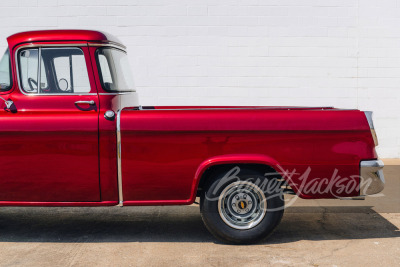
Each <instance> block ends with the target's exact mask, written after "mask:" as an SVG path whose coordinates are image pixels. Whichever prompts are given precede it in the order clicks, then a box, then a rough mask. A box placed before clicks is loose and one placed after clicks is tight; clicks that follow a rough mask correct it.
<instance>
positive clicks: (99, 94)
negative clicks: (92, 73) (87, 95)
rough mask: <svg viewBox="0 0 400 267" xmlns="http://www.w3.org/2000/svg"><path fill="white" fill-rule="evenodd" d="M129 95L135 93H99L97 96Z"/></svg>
mask: <svg viewBox="0 0 400 267" xmlns="http://www.w3.org/2000/svg"><path fill="white" fill-rule="evenodd" d="M131 93H136V91H131V92H120V93H99V95H129V94H131Z"/></svg>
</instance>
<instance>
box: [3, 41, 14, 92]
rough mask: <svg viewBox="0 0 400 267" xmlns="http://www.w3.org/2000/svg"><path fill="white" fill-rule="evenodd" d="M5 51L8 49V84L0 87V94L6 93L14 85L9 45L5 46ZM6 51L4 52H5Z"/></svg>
mask: <svg viewBox="0 0 400 267" xmlns="http://www.w3.org/2000/svg"><path fill="white" fill-rule="evenodd" d="M6 51H8V70H9V72H10V73H9V75H10V85H9V86H8V87H7V88H5V89H0V94H4V93H7V92H8V91H10V90H11V89H13V85H14V79H13V70H12V65H11V50H10V48H9V47H7V49H6ZM6 51H5V52H4V53H6Z"/></svg>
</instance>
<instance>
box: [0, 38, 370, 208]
mask: <svg viewBox="0 0 400 267" xmlns="http://www.w3.org/2000/svg"><path fill="white" fill-rule="evenodd" d="M8 43H9V49H10V52H11V64H12V73H13V87H12V88H11V89H10V90H9V91H7V92H1V93H0V94H1V96H2V97H3V98H5V99H11V100H12V101H14V103H15V106H16V108H17V112H16V113H11V112H6V111H4V110H3V109H2V108H3V106H2V107H1V110H0V120H2V121H1V124H0V135H1V137H2V138H1V139H0V148H1V151H2V159H1V167H2V168H1V170H2V176H1V178H0V205H15V206H107V205H116V204H117V201H118V183H117V157H116V121H115V120H114V121H109V120H106V119H105V118H104V113H105V112H106V111H107V110H113V111H114V112H117V111H118V110H119V109H122V108H124V110H123V111H122V113H121V137H122V180H123V193H124V205H178V204H183V205H184V204H191V203H192V202H193V201H194V199H195V197H196V193H197V187H198V183H199V181H200V179H201V177H202V174H203V173H204V171H205V170H206V169H207V168H209V167H211V166H215V165H218V164H241V163H254V164H264V165H269V166H271V167H273V168H275V169H276V170H277V171H279V172H281V173H282V174H284V172H285V171H289V172H290V171H293V170H294V169H295V170H296V172H298V173H304V172H305V171H306V170H307V168H308V167H310V168H311V173H310V175H309V177H308V178H309V179H314V178H325V177H326V178H330V177H331V175H332V174H333V173H334V171H335V169H337V170H338V175H340V176H341V177H351V176H353V175H358V174H359V163H360V160H365V159H375V158H377V155H376V152H375V147H374V143H373V140H372V136H371V133H370V129H369V126H368V123H367V120H366V118H365V115H364V113H363V112H360V111H358V110H338V109H333V108H322V107H313V108H306V107H226V106H219V107H205V106H197V107H187V106H185V107H152V109H144V110H139V109H138V108H132V107H134V106H137V97H136V93H128V94H112V95H110V94H107V95H106V94H105V93H107V92H106V91H104V89H103V88H102V87H101V85H100V80H99V76H98V71H99V70H98V68H97V65H96V61H95V51H96V49H97V48H98V47H96V46H88V43H91V44H96V43H101V44H108V43H111V44H114V43H120V42H119V41H118V39H116V38H115V37H112V36H110V35H108V34H104V33H100V32H96V31H86V30H64V31H60V30H52V31H36V32H26V33H19V34H16V35H13V36H11V37H9V38H8ZM67 43H69V44H79V47H81V48H82V50H83V52H84V55H85V59H86V64H87V68H88V73H89V80H90V86H91V93H92V94H93V95H70V96H66V95H65V96H63V95H61V96H59V95H58V96H44V95H42V96H40V95H35V96H27V95H24V94H23V93H22V92H21V90H20V89H19V88H18V82H17V74H16V64H15V53H16V50H17V49H18V48H19V47H21V46H23V45H28V44H46V45H59V44H67ZM78 100H94V101H95V105H94V107H95V108H93V109H90V110H86V111H82V110H81V109H79V108H77V107H76V105H74V103H75V101H78ZM0 101H1V103H0V105H4V104H3V102H2V100H0ZM129 107H131V108H129ZM352 179H353V180H355V182H356V183H357V184H358V179H357V178H352ZM300 182H301V181H300V180H299V177H298V176H293V177H292V180H291V181H290V184H291V186H292V187H293V189H294V190H295V191H296V192H297V193H299V195H300V196H301V197H303V198H332V197H333V196H332V194H330V193H326V194H320V195H317V194H312V195H309V194H304V193H303V192H301V190H299V187H298V184H299V183H300ZM336 189H337V188H336ZM356 195H358V188H356V189H354V190H353V191H352V192H350V193H349V194H341V195H340V196H343V197H344V196H356Z"/></svg>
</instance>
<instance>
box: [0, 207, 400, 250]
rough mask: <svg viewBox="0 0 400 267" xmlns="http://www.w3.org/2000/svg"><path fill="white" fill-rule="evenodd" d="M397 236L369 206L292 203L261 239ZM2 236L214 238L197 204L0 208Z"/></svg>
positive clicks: (129, 239)
mask: <svg viewBox="0 0 400 267" xmlns="http://www.w3.org/2000/svg"><path fill="white" fill-rule="evenodd" d="M391 237H400V231H399V229H398V228H397V227H396V226H395V225H393V224H392V223H391V222H389V221H388V220H387V219H385V218H384V217H382V216H381V215H380V214H378V213H376V212H375V211H374V210H372V209H371V207H365V206H361V207H360V206H357V207H290V208H288V209H287V210H286V212H285V215H284V217H283V219H282V222H281V224H280V225H279V226H278V228H277V229H276V231H275V232H274V234H273V235H272V236H271V237H270V238H269V239H268V240H267V241H266V242H265V244H275V243H289V242H296V241H299V240H343V239H371V238H391ZM0 242H60V243H63V242H74V243H79V242H89V243H90V242H96V243H97V242H214V243H219V241H217V240H216V239H215V238H213V237H212V236H211V234H209V233H208V231H207V230H206V228H205V227H204V225H203V222H202V220H201V217H200V213H199V207H198V206H195V205H192V206H185V207H124V208H117V207H98V208H49V207H46V208H38V207H29V208H21V207H2V208H0Z"/></svg>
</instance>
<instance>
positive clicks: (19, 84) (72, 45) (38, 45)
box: [15, 42, 97, 96]
mask: <svg viewBox="0 0 400 267" xmlns="http://www.w3.org/2000/svg"><path fill="white" fill-rule="evenodd" d="M78 46H81V47H82V46H87V42H84V43H70V44H67V43H66V44H27V45H22V46H20V47H18V48H17V50H15V68H16V74H17V85H18V88H19V91H20V92H21V93H22V94H24V95H27V96H38V95H40V96H47V95H50V96H52V95H74V96H85V95H97V93H79V94H40V93H39V92H40V90H39V89H38V93H26V92H25V91H24V90H23V89H22V86H21V77H20V75H19V66H18V52H19V50H21V49H26V48H34V47H38V48H41V47H78ZM39 53H41V49H39ZM39 58H40V55H39ZM39 62H40V60H39ZM85 62H86V60H85ZM40 69H41V68H39V70H38V75H39V74H40V73H39V72H40ZM38 88H39V83H38ZM90 90H92V88H90Z"/></svg>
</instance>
